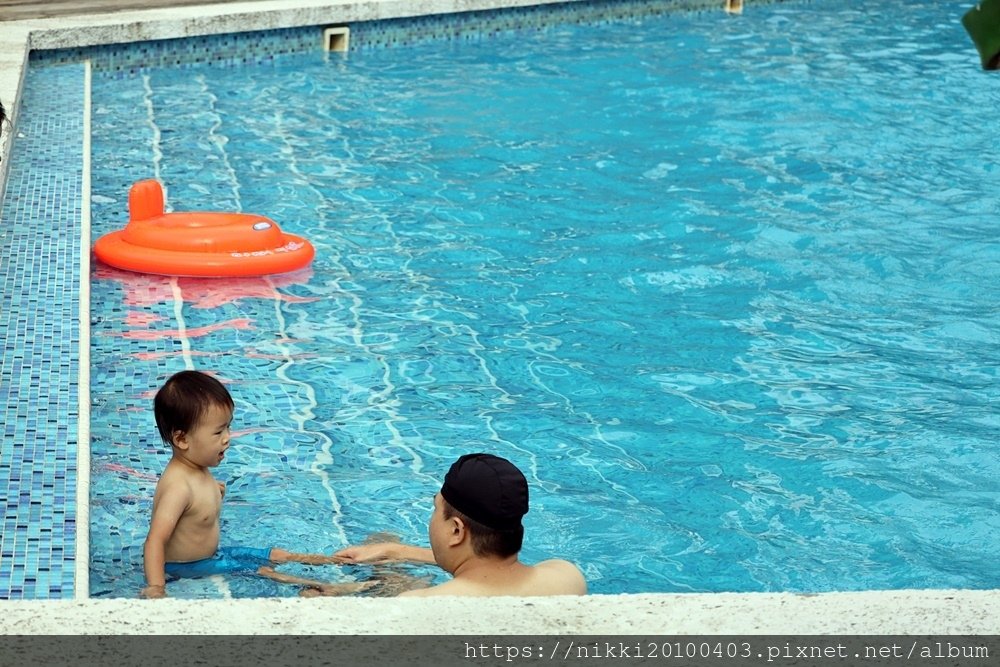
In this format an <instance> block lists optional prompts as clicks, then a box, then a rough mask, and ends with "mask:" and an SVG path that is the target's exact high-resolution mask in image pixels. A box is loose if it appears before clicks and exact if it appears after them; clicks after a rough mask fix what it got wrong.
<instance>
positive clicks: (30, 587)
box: [0, 65, 83, 598]
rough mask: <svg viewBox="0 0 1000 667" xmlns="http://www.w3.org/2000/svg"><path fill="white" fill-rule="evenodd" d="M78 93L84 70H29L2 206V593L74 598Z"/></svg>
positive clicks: (68, 67) (80, 94)
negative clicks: (3, 444)
mask: <svg viewBox="0 0 1000 667" xmlns="http://www.w3.org/2000/svg"><path fill="white" fill-rule="evenodd" d="M82 100H83V68H82V67H81V66H79V65H64V66H60V67H53V68H48V69H46V70H44V71H38V72H34V71H32V72H30V73H29V75H28V76H27V77H26V80H25V89H24V93H23V96H22V109H21V116H20V122H19V124H18V128H17V136H16V138H15V140H14V145H13V150H12V153H11V166H10V175H9V177H8V181H7V190H6V193H5V197H4V200H3V207H2V209H0V236H2V239H3V243H2V245H0V331H3V332H4V342H3V349H2V355H0V397H3V398H4V400H3V401H0V428H2V430H3V434H4V436H5V438H4V443H5V446H4V447H3V448H2V449H0V488H3V489H4V491H5V493H3V494H2V496H0V503H2V508H3V509H2V513H3V533H2V535H0V597H2V598H61V597H72V595H73V575H74V556H75V554H74V549H75V543H74V539H75V532H76V531H75V527H76V524H75V521H76V519H75V516H76V508H75V504H74V502H73V501H72V499H74V498H75V493H76V491H75V487H76V456H77V447H78V442H77V435H76V434H77V420H78V416H79V415H78V412H77V387H78V383H77V372H78V359H79V352H78V347H79V341H80V334H79V327H78V324H77V313H78V310H79V291H80V290H79V281H78V279H77V275H78V271H77V269H76V267H77V264H78V257H79V253H80V233H79V225H80V216H81V203H82V199H81V182H82V170H81V165H82V161H83V154H82V149H81V138H82V136H83V110H82V109H83V106H82ZM68 499H69V502H67V500H68Z"/></svg>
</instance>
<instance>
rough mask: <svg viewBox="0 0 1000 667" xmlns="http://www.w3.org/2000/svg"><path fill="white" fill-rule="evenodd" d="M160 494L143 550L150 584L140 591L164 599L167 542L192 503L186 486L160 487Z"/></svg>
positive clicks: (141, 593)
mask: <svg viewBox="0 0 1000 667" xmlns="http://www.w3.org/2000/svg"><path fill="white" fill-rule="evenodd" d="M158 495H159V497H158V498H156V500H155V501H154V503H153V519H152V521H150V524H149V533H148V534H147V535H146V543H145V545H143V549H142V569H143V572H144V573H145V575H146V587H145V588H144V589H142V591H141V592H140V593H139V594H140V596H142V597H145V598H162V597H166V595H167V591H166V574H165V572H164V567H165V565H166V560H167V559H166V551H167V542H168V541H170V537H171V536H172V535H173V534H174V528H176V526H177V522H178V521H179V520H180V518H181V516H182V515H183V514H184V510H185V509H187V506H188V504H189V502H190V492H188V491H187V487H186V486H185V485H176V486H172V487H167V488H163V489H158Z"/></svg>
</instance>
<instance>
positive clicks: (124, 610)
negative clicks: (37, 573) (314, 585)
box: [0, 0, 1000, 635]
mask: <svg viewBox="0 0 1000 667" xmlns="http://www.w3.org/2000/svg"><path fill="white" fill-rule="evenodd" d="M554 1H556V0H365V1H362V2H354V1H350V0H296V2H295V3H294V4H293V3H291V2H287V1H282V0H278V1H276V0H266V1H261V2H241V3H233V4H225V5H206V6H202V7H184V8H177V9H151V10H143V11H128V12H119V13H115V14H103V15H94V16H79V17H60V18H58V19H42V20H36V21H17V22H5V23H0V100H2V101H3V102H4V105H5V107H7V109H8V112H9V113H10V114H11V116H12V121H14V122H16V120H17V119H16V113H17V109H18V102H19V96H20V90H21V84H22V81H23V78H24V71H25V68H26V64H27V55H28V50H29V48H32V47H33V48H60V47H73V46H89V45H94V44H105V43H114V42H130V41H143V40H150V39H166V38H172V37H186V36H194V35H207V34H224V33H227V32H237V31H243V30H261V29H271V28H290V27H297V26H305V25H322V24H327V23H348V22H351V21H364V20H375V19H386V18H401V17H410V16H420V15H426V14H439V13H455V12H462V11H472V10H477V9H495V8H502V7H518V6H524V5H532V4H546V3H548V2H554ZM6 129H9V126H8V128H5V130H6ZM8 146H9V133H8V132H6V131H5V132H4V139H3V140H2V143H0V155H2V157H3V163H2V168H0V192H3V186H4V183H5V182H6V168H7V149H8ZM81 516H84V515H81ZM442 632H444V633H446V634H526V635H534V634H550V635H560V634H563V635H569V634H615V633H620V634H655V635H673V634H733V635H749V634H793V633H794V634H939V635H940V634H1000V590H991V591H968V590H965V591H939V590H932V591H871V592H863V593H823V594H818V595H799V594H792V593H751V594H735V593H718V594H643V595H614V596H604V595H591V596H587V597H583V598H567V597H560V598H492V599H482V598H477V599H459V598H440V599H436V600H404V599H397V600H384V599H370V598H330V599H309V600H306V599H299V598H274V599H262V600H169V599H168V600H160V601H156V602H153V601H142V600H124V599H121V600H80V601H62V600H56V601H45V600H24V601H18V600H14V601H4V602H0V634H109V633H112V634H252V633H259V634H407V635H416V634H442Z"/></svg>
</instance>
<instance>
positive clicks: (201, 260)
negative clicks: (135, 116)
mask: <svg viewBox="0 0 1000 667" xmlns="http://www.w3.org/2000/svg"><path fill="white" fill-rule="evenodd" d="M128 210H129V222H128V224H127V225H126V226H125V229H122V230H118V231H116V232H111V233H110V234H105V235H104V236H102V237H101V238H99V239H98V240H97V243H95V244H94V254H95V255H97V258H98V259H99V260H101V261H102V262H104V263H105V264H110V265H111V266H114V267H116V268H119V269H126V270H128V271H135V272H137V273H156V274H160V275H166V276H207V277H222V276H261V275H267V274H271V273H286V272H288V271H295V270H296V269H301V268H302V267H304V266H306V265H307V264H308V263H309V262H310V261H312V258H313V255H314V254H315V250H313V246H312V244H311V243H309V241H307V240H305V239H304V238H301V237H299V236H295V235H294V234H286V233H284V232H282V231H281V229H280V228H279V227H278V225H277V224H276V223H275V222H274V221H273V220H271V219H269V218H265V217H263V216H260V215H251V214H248V213H209V212H200V211H199V212H191V213H164V212H163V188H162V187H160V184H159V182H158V181H155V180H146V181H139V182H137V183H135V184H134V185H133V186H132V189H131V190H130V191H129V193H128Z"/></svg>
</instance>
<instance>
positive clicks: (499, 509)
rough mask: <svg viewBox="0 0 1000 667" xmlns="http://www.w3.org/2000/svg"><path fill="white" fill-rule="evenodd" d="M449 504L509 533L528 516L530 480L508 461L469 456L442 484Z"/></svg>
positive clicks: (488, 455)
mask: <svg viewBox="0 0 1000 667" xmlns="http://www.w3.org/2000/svg"><path fill="white" fill-rule="evenodd" d="M441 496H442V497H443V498H444V499H445V500H446V501H448V504H449V505H451V506H452V507H454V508H455V509H456V510H458V511H459V512H461V513H462V514H464V515H465V516H467V517H469V518H470V519H472V520H474V521H478V522H479V523H481V524H483V525H484V526H487V527H488V528H493V529H494V530H509V529H512V528H517V527H518V526H520V525H521V517H523V516H524V515H525V514H527V513H528V481H527V480H526V479H525V478H524V475H522V474H521V471H520V470H518V469H517V468H516V467H514V464H513V463H511V462H510V461H508V460H507V459H502V458H500V457H499V456H493V455H492V454H466V455H465V456H463V457H461V458H460V459H458V460H457V461H455V463H453V464H452V466H451V469H450V470H448V474H447V475H445V476H444V484H442V485H441Z"/></svg>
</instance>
